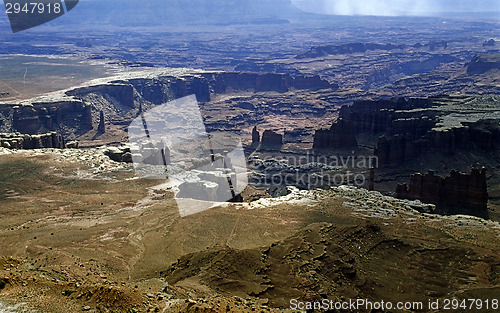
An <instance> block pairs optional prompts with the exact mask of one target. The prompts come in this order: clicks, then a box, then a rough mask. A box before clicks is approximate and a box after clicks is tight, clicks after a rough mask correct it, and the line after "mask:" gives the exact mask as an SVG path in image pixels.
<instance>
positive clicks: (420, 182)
mask: <svg viewBox="0 0 500 313" xmlns="http://www.w3.org/2000/svg"><path fill="white" fill-rule="evenodd" d="M396 197H397V198H401V199H409V200H417V199H418V200H421V201H422V202H425V203H433V204H437V205H445V206H456V207H464V208H471V209H478V210H486V209H487V205H488V191H487V184H486V170H485V169H484V168H483V169H481V170H479V169H477V168H473V169H472V170H471V173H470V174H464V173H460V172H458V171H451V173H450V176H447V177H441V176H437V175H435V174H434V172H433V171H429V172H428V173H427V174H426V175H422V174H420V173H417V174H413V175H411V178H410V183H409V184H408V185H407V184H400V185H398V186H397V188H396Z"/></svg>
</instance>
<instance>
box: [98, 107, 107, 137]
mask: <svg viewBox="0 0 500 313" xmlns="http://www.w3.org/2000/svg"><path fill="white" fill-rule="evenodd" d="M97 132H98V133H100V134H104V133H105V132H106V124H105V121H104V112H103V111H101V112H100V113H99V126H97Z"/></svg>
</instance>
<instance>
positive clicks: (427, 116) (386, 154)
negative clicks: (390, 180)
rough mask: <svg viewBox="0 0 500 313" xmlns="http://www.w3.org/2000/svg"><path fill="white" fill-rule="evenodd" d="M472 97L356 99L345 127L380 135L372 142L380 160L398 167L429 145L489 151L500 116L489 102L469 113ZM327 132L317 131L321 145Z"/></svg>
mask: <svg viewBox="0 0 500 313" xmlns="http://www.w3.org/2000/svg"><path fill="white" fill-rule="evenodd" d="M470 100H471V99H465V98H464V99H455V98H453V97H436V98H423V99H417V98H415V99H413V98H411V99H391V100H378V101H358V102H355V103H354V104H353V105H351V106H346V107H342V108H341V109H340V114H339V116H340V118H341V120H343V121H345V123H346V124H345V125H344V126H343V127H342V128H343V129H344V132H346V131H347V130H349V129H351V128H352V129H353V130H352V132H353V133H354V135H355V136H357V135H359V134H361V133H367V134H369V135H371V136H379V139H378V142H377V143H376V146H375V148H374V154H375V155H376V156H377V157H378V159H379V164H380V165H381V166H385V167H395V166H398V165H401V164H403V163H404V162H405V161H408V160H410V159H412V158H414V157H416V156H418V155H420V154H421V153H424V152H428V151H432V152H438V153H441V154H444V155H453V154H455V153H456V152H457V151H459V150H468V149H471V148H472V147H476V148H479V149H481V150H483V151H485V152H487V151H492V150H494V149H497V148H498V147H499V146H500V116H498V114H496V113H495V112H494V110H492V109H491V108H489V107H488V105H486V104H485V105H484V108H483V109H484V112H482V113H480V114H474V115H469V114H465V113H467V112H469V111H470V109H471V108H470V107H469V106H468V105H467V104H464V103H466V102H467V101H470ZM475 109H479V108H478V107H477V106H476V107H475ZM351 125H352V126H351ZM349 132H351V130H349ZM326 135H327V133H326V132H325V131H321V132H320V131H319V132H318V133H317V137H318V138H317V141H318V144H317V145H318V146H321V144H320V143H319V142H321V141H325V140H323V138H324V137H325V136H326Z"/></svg>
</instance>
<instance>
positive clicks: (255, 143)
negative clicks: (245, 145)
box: [252, 126, 260, 147]
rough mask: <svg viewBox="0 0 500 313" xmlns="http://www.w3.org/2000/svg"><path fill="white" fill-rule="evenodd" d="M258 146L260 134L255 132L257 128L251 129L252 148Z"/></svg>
mask: <svg viewBox="0 0 500 313" xmlns="http://www.w3.org/2000/svg"><path fill="white" fill-rule="evenodd" d="M259 145H260V133H259V131H258V130H257V126H255V127H254V128H253V129H252V147H258V146H259Z"/></svg>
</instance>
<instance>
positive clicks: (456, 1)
mask: <svg viewBox="0 0 500 313" xmlns="http://www.w3.org/2000/svg"><path fill="white" fill-rule="evenodd" d="M292 2H293V4H295V5H296V6H297V7H298V8H299V9H301V10H303V11H307V12H314V13H323V14H335V15H379V16H398V15H417V16H419V15H420V16H432V15H440V14H441V13H443V12H487V11H491V10H494V11H499V10H500V8H499V2H498V0H478V1H466V0H453V1H451V0H418V1H416V0H292Z"/></svg>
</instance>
